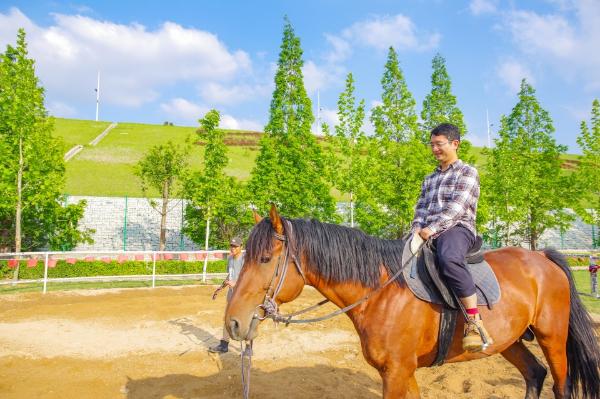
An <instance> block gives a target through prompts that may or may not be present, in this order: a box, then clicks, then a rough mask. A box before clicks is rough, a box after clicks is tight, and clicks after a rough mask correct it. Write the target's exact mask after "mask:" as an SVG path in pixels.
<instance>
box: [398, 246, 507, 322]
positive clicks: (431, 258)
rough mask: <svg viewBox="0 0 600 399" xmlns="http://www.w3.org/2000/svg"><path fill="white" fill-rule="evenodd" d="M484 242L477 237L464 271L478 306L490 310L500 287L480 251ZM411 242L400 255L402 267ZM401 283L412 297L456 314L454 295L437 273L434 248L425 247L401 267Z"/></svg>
mask: <svg viewBox="0 0 600 399" xmlns="http://www.w3.org/2000/svg"><path fill="white" fill-rule="evenodd" d="M482 243H483V240H482V239H481V237H477V239H476V240H475V244H474V245H473V247H471V249H470V250H469V251H468V253H467V255H466V257H465V264H466V268H467V269H468V270H469V272H471V276H472V277H473V281H474V283H475V287H476V292H477V304H478V305H484V306H487V307H488V308H489V309H492V308H493V306H494V305H495V304H496V303H498V301H499V300H500V296H501V293H500V286H499V284H498V280H497V279H496V275H495V274H494V272H493V271H492V268H491V267H490V265H489V264H488V263H487V262H486V261H485V259H484V256H483V255H484V252H483V251H482V249H481V246H482ZM411 255H412V253H411V252H410V239H408V240H406V244H405V246H404V250H403V252H402V264H406V262H409V259H410V257H411ZM403 276H404V280H405V281H406V283H407V285H408V288H409V289H410V290H411V291H412V292H413V294H414V295H415V296H416V297H417V298H419V299H421V300H423V301H426V302H430V303H435V304H438V305H444V306H446V307H449V308H450V309H454V310H457V309H458V305H457V303H456V300H455V299H454V295H452V293H451V292H450V290H449V289H448V287H447V285H446V283H445V281H443V278H442V276H441V275H440V273H439V270H438V266H437V254H436V253H435V247H431V246H429V245H424V246H423V247H422V249H421V252H420V253H419V254H418V256H416V257H413V258H412V259H411V260H410V262H409V263H408V264H406V266H405V267H404V271H403Z"/></svg>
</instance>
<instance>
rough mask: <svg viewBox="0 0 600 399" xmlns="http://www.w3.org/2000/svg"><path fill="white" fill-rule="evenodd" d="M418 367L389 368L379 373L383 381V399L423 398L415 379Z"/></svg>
mask: <svg viewBox="0 0 600 399" xmlns="http://www.w3.org/2000/svg"><path fill="white" fill-rule="evenodd" d="M415 369H416V367H409V368H407V367H406V366H403V365H395V366H388V367H386V368H385V369H383V370H380V371H379V374H380V375H381V379H382V380H383V399H418V398H420V397H421V395H420V393H419V386H418V385H417V380H416V378H415Z"/></svg>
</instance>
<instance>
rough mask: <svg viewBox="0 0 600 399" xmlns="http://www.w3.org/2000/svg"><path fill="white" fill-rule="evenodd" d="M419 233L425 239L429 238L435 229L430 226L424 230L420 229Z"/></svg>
mask: <svg viewBox="0 0 600 399" xmlns="http://www.w3.org/2000/svg"><path fill="white" fill-rule="evenodd" d="M417 233H418V234H419V235H420V236H421V238H422V239H423V240H425V241H427V240H429V237H431V236H432V235H433V231H431V230H430V229H429V227H425V228H424V229H422V230H418V231H417Z"/></svg>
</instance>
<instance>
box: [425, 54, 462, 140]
mask: <svg viewBox="0 0 600 399" xmlns="http://www.w3.org/2000/svg"><path fill="white" fill-rule="evenodd" d="M431 67H432V70H433V71H432V73H431V92H430V93H429V94H428V95H427V96H426V97H425V100H423V110H422V111H421V120H422V123H423V128H424V130H425V132H429V131H431V130H432V129H433V128H434V127H436V126H437V125H439V124H441V123H452V124H454V125H456V126H458V128H459V129H460V132H461V133H462V134H466V132H467V127H466V125H465V122H464V118H463V114H462V112H461V110H460V109H459V108H458V106H457V102H456V96H454V94H452V81H451V79H450V74H449V73H448V70H447V69H446V60H445V59H444V57H442V56H441V55H440V54H436V55H435V57H433V60H432V62H431ZM426 139H429V137H426Z"/></svg>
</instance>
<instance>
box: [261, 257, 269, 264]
mask: <svg viewBox="0 0 600 399" xmlns="http://www.w3.org/2000/svg"><path fill="white" fill-rule="evenodd" d="M270 261H271V257H270V256H261V257H260V263H269V262H270Z"/></svg>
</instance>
